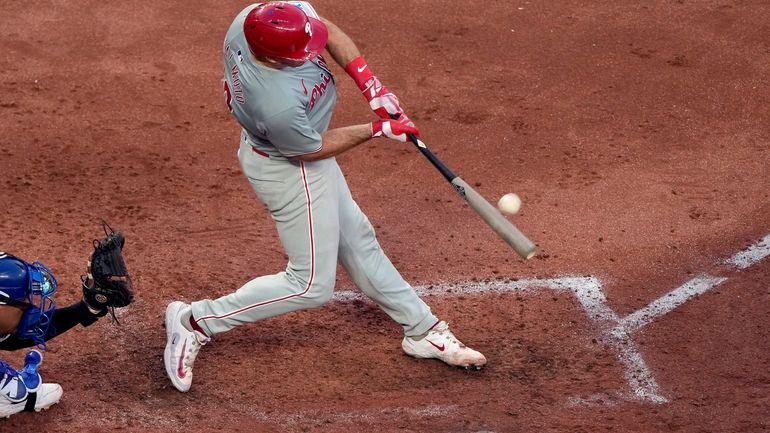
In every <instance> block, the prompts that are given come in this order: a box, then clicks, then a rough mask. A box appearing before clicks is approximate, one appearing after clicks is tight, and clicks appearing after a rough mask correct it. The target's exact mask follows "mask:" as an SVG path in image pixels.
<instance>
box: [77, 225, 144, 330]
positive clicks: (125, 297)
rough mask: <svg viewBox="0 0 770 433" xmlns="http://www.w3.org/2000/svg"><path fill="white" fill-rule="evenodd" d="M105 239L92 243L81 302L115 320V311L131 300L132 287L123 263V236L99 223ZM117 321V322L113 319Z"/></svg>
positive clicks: (82, 278) (132, 296)
mask: <svg viewBox="0 0 770 433" xmlns="http://www.w3.org/2000/svg"><path fill="white" fill-rule="evenodd" d="M103 228H104V234H105V236H106V238H105V239H102V240H95V241H94V252H93V253H92V254H91V260H90V261H89V262H88V275H84V276H82V277H80V278H81V280H83V299H85V301H86V303H87V304H88V306H89V307H91V308H92V309H94V310H99V311H102V312H104V313H105V314H106V312H107V310H109V311H110V313H111V314H112V318H113V319H115V311H114V309H115V308H120V307H125V306H127V305H128V304H130V303H131V302H132V301H133V300H134V291H133V285H132V284H131V278H130V277H129V275H128V269H126V262H125V261H124V260H123V245H124V244H125V242H126V239H125V237H124V236H123V233H121V232H120V231H117V232H116V231H114V230H112V228H111V227H110V226H109V225H108V224H107V223H103ZM116 321H117V320H116Z"/></svg>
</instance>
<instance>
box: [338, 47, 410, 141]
mask: <svg viewBox="0 0 770 433" xmlns="http://www.w3.org/2000/svg"><path fill="white" fill-rule="evenodd" d="M345 72H347V73H348V75H350V77H351V78H353V81H355V82H356V84H357V85H358V88H359V89H361V92H362V93H363V94H364V97H365V98H366V100H367V101H369V106H370V107H371V108H372V111H374V112H375V113H377V115H378V116H380V119H386V120H391V119H396V120H397V121H399V122H401V123H403V124H405V125H410V126H414V123H413V122H412V121H411V120H409V118H408V117H407V116H406V114H405V113H404V110H403V109H402V108H401V105H400V104H399V102H398V98H396V95H394V94H393V92H391V91H390V90H388V88H387V87H385V86H383V85H382V83H380V80H379V79H377V77H375V76H374V74H373V73H372V71H371V70H370V69H369V66H367V64H366V60H364V58H363V57H361V56H358V57H356V58H355V59H353V60H352V61H351V62H350V63H348V65H347V66H345Z"/></svg>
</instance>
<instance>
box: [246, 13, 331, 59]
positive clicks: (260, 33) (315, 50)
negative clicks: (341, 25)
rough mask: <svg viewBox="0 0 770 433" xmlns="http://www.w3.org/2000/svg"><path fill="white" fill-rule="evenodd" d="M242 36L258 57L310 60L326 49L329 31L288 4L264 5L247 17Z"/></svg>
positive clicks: (319, 21)
mask: <svg viewBox="0 0 770 433" xmlns="http://www.w3.org/2000/svg"><path fill="white" fill-rule="evenodd" d="M243 33H244V35H245V36H246V42H248V44H249V48H250V49H251V52H252V53H254V55H255V56H271V57H279V58H283V59H291V60H308V59H310V58H312V57H313V56H316V55H318V54H319V53H320V52H321V51H323V49H324V47H325V46H326V40H327V39H328V38H329V31H328V30H327V29H326V25H325V24H324V23H323V22H321V20H318V19H315V18H311V17H308V16H307V15H305V12H303V11H302V9H300V8H299V7H297V6H294V5H292V4H291V3H288V2H268V3H262V4H260V5H259V6H257V7H255V8H254V9H252V10H251V12H249V14H248V15H246V20H245V21H244V22H243Z"/></svg>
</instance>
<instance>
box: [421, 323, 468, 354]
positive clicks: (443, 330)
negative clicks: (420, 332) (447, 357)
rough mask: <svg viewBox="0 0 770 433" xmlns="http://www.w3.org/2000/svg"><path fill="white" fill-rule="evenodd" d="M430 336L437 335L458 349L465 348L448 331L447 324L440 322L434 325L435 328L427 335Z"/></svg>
mask: <svg viewBox="0 0 770 433" xmlns="http://www.w3.org/2000/svg"><path fill="white" fill-rule="evenodd" d="M442 325H443V326H442ZM430 334H438V335H440V336H442V337H444V338H445V339H447V340H448V341H449V342H450V343H452V344H456V345H458V346H459V347H460V348H464V347H465V345H464V344H463V343H462V342H461V341H460V340H458V339H457V337H455V335H454V334H453V333H452V331H450V330H449V324H448V323H446V322H442V323H439V324H438V325H436V327H435V328H433V329H431V330H430V332H428V335H430Z"/></svg>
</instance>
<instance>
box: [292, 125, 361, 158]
mask: <svg viewBox="0 0 770 433" xmlns="http://www.w3.org/2000/svg"><path fill="white" fill-rule="evenodd" d="M370 138H372V126H371V124H369V123H364V124H361V125H352V126H345V127H342V128H335V129H330V130H328V131H326V132H324V133H323V134H322V135H321V139H322V140H323V141H322V144H321V150H319V151H318V152H315V153H308V154H305V155H300V156H298V157H296V158H295V159H298V160H301V161H318V160H320V159H326V158H331V157H332V156H336V155H339V154H340V153H342V152H345V151H347V150H349V149H352V148H354V147H356V146H358V145H359V144H361V143H363V142H364V141H366V140H368V139H370Z"/></svg>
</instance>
